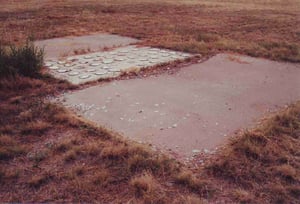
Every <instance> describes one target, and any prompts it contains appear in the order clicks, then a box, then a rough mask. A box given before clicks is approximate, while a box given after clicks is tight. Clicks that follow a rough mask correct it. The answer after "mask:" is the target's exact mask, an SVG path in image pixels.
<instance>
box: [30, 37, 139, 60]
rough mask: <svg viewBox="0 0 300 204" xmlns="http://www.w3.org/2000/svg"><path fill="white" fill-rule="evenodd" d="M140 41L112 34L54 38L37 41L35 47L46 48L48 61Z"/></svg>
mask: <svg viewBox="0 0 300 204" xmlns="http://www.w3.org/2000/svg"><path fill="white" fill-rule="evenodd" d="M137 42H138V40H137V39H134V38H129V37H123V36H118V35H111V34H94V35H87V36H80V37H64V38H53V39H48V40H41V41H36V42H35V45H36V46H38V47H41V48H43V47H44V48H45V53H46V56H45V57H46V59H52V58H58V57H63V56H70V55H74V51H76V50H77V51H79V52H80V51H81V50H90V52H91V51H99V50H101V49H103V48H112V47H116V46H126V45H129V44H134V43H137Z"/></svg>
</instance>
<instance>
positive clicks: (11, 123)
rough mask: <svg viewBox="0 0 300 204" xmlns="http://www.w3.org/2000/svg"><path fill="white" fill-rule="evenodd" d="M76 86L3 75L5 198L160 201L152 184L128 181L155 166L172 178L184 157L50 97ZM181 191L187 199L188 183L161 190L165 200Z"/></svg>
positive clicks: (0, 129) (160, 175) (159, 175)
mask: <svg viewBox="0 0 300 204" xmlns="http://www.w3.org/2000/svg"><path fill="white" fill-rule="evenodd" d="M48 80H51V83H52V85H49V84H50V83H48ZM21 87H22V88H21ZM70 88H71V89H72V86H70V85H68V84H66V83H62V82H60V81H58V80H53V79H51V78H43V80H39V79H27V78H20V77H17V78H16V80H15V81H14V82H12V83H9V81H6V80H4V81H1V82H0V93H5V94H2V95H0V97H2V98H1V103H0V114H1V115H5V118H0V134H1V137H0V145H1V146H0V150H1V151H0V152H1V160H0V165H1V171H0V178H1V179H0V182H1V185H0V192H1V193H0V195H1V196H0V197H1V202H47V201H57V202H59V201H70V202H83V201H84V202H95V201H101V202H102V201H103V202H121V203H124V202H127V201H130V200H136V201H141V202H142V201H143V200H144V201H147V202H148V201H149V202H150V203H151V202H152V203H153V201H158V200H157V199H156V198H154V197H153V196H154V194H152V191H151V193H150V191H149V192H147V193H146V194H147V195H146V194H145V195H144V197H141V198H140V197H139V198H137V197H136V194H135V192H134V191H131V190H130V189H131V184H130V182H129V181H130V180H132V179H133V178H136V177H137V176H139V175H141V174H142V172H149V174H151V175H153V176H155V180H156V179H157V181H155V185H157V186H165V182H167V180H172V179H173V177H174V176H173V174H174V173H176V172H178V171H179V168H180V167H179V166H178V164H177V163H175V162H172V161H171V160H170V159H168V158H166V157H164V156H162V155H158V154H154V153H153V152H151V151H150V150H149V149H147V148H145V147H144V146H142V145H138V144H132V143H128V142H126V141H123V140H121V139H120V138H119V137H116V136H114V134H112V133H109V132H108V131H106V130H103V129H102V128H99V127H95V126H93V125H92V124H89V123H87V122H85V121H83V120H80V119H79V118H77V117H75V116H74V115H71V114H70V113H69V112H68V111H67V110H66V109H64V108H62V107H59V106H58V105H54V104H49V103H48V102H46V101H45V97H47V96H49V95H50V96H51V95H52V96H53V95H55V94H56V93H58V92H59V91H60V90H65V89H70ZM25 150H26V151H25ZM25 153H26V154H25ZM2 169H5V171H4V170H2ZM9 172H18V174H17V176H13V175H12V174H11V173H9ZM155 192H156V190H155ZM177 193H179V194H180V195H181V196H183V197H182V198H180V199H181V200H183V199H184V198H185V195H188V194H189V191H185V190H183V189H181V187H179V186H169V187H167V188H161V191H160V194H159V195H166V196H165V198H160V199H159V201H160V202H164V203H166V201H172V200H178V199H177V197H176V196H175V195H176V194H177ZM156 195H157V194H156V193H155V196H156ZM180 199H179V200H180Z"/></svg>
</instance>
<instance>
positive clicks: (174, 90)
mask: <svg viewBox="0 0 300 204" xmlns="http://www.w3.org/2000/svg"><path fill="white" fill-rule="evenodd" d="M299 76H300V65H299V64H289V63H279V62H273V61H269V60H264V59H256V58H251V57H244V56H235V55H228V54H219V55H217V56H215V57H212V58H211V59H209V60H207V61H205V62H204V63H200V64H194V65H190V66H188V67H185V68H182V69H181V70H179V72H177V73H175V74H173V75H168V74H162V75H159V76H151V77H148V78H145V79H133V80H123V81H114V82H112V83H108V84H104V85H98V86H94V87H90V88H87V89H84V90H80V91H75V92H72V93H68V94H66V95H65V96H64V100H63V101H64V104H65V105H66V106H68V107H70V108H73V109H75V110H76V111H77V112H78V113H79V114H81V115H82V116H84V117H86V118H88V119H90V120H92V121H95V122H97V123H99V124H100V125H103V126H105V127H106V128H111V129H113V130H115V131H117V132H119V133H121V134H123V135H124V136H125V137H128V138H131V139H133V140H136V141H143V142H149V143H152V144H153V146H154V147H155V146H157V147H163V148H167V149H171V150H172V151H174V152H175V153H178V154H179V155H181V156H183V157H189V156H191V155H193V154H196V153H199V152H202V151H204V152H205V153H207V152H209V151H212V150H214V148H216V147H217V146H218V145H221V144H222V143H223V142H224V141H226V139H227V138H228V136H230V135H232V134H233V133H234V132H235V131H236V130H238V129H240V128H248V127H251V125H253V124H254V123H255V120H257V119H259V118H261V117H262V116H263V114H266V113H268V112H269V111H273V110H276V108H277V107H278V106H284V105H286V104H288V103H291V102H293V101H296V100H299V99H300V80H299Z"/></svg>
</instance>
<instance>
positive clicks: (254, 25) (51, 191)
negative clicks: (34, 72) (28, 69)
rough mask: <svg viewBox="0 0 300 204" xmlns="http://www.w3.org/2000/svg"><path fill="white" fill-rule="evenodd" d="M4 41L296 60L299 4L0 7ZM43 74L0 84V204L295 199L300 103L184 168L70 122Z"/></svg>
mask: <svg viewBox="0 0 300 204" xmlns="http://www.w3.org/2000/svg"><path fill="white" fill-rule="evenodd" d="M0 5H1V6H0V22H1V23H0V33H1V38H2V42H3V43H4V44H10V43H14V44H22V43H23V42H24V41H25V40H26V38H27V37H28V36H32V35H33V36H34V37H35V38H36V39H47V38H53V37H61V36H68V35H83V34H90V33H95V32H108V33H116V34H121V35H125V36H131V37H136V38H139V39H142V43H143V44H147V45H152V46H157V47H165V48H171V49H175V50H182V51H186V52H193V53H200V54H202V55H204V56H210V55H213V54H215V53H218V52H235V53H241V54H247V55H251V56H257V57H264V58H269V59H273V60H280V61H290V62H300V26H299V25H300V1H299V0H286V1H281V0H272V1H271V0H261V1H258V0H257V1H256V0H250V1H246V0H228V1H225V0H223V1H222V0H219V1H217V0H210V1H209V0H185V1H184V0H165V1H159V0H152V1H150V0H72V1H71V0H65V1H63V0H52V1H50V0H0ZM77 88H78V87H76V86H72V85H70V84H68V83H67V82H65V81H60V80H56V79H53V78H52V77H50V76H48V75H45V74H44V75H43V76H41V77H39V78H36V79H33V78H26V77H18V76H17V77H16V78H7V79H0V115H1V117H0V202H100V203H108V202H112V203H190V204H192V203H299V200H300V150H299V147H300V103H299V102H297V103H295V104H292V105H290V106H289V107H288V108H285V109H283V110H281V111H280V112H278V113H276V114H274V115H270V116H269V117H268V118H265V119H264V120H262V121H261V123H260V125H258V126H257V127H256V128H255V129H252V130H248V131H245V132H243V133H240V135H239V136H236V137H234V138H233V139H232V140H230V141H229V142H228V144H226V145H224V147H223V148H221V149H220V151H219V152H218V153H217V154H216V155H214V156H212V157H210V158H208V159H207V161H206V162H205V165H204V166H201V167H188V166H185V165H183V164H181V163H180V162H178V161H175V160H173V159H170V158H168V157H166V156H164V155H163V154H159V153H157V152H153V151H151V150H150V149H149V148H148V147H147V146H145V145H140V144H136V143H133V142H128V141H125V140H123V139H122V138H121V137H119V136H118V135H117V134H115V133H112V132H110V131H107V130H105V129H103V128H101V127H97V126H96V125H95V124H91V123H89V122H87V121H84V120H83V119H81V118H78V117H76V116H75V115H73V114H72V113H71V112H69V111H68V110H66V109H65V108H63V107H60V106H58V105H54V104H51V103H49V102H47V99H49V97H53V96H56V95H58V94H61V93H63V92H64V91H66V90H72V89H77Z"/></svg>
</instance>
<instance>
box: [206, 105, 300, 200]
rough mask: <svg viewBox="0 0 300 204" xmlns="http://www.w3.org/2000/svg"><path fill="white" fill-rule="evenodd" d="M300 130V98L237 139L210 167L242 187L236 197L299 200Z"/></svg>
mask: <svg viewBox="0 0 300 204" xmlns="http://www.w3.org/2000/svg"><path fill="white" fill-rule="evenodd" d="M299 133H300V103H299V102H298V103H296V104H295V105H292V106H291V107H289V108H288V109H286V110H284V111H282V112H281V113H279V114H277V115H275V116H273V117H272V118H269V119H267V120H266V121H264V122H263V124H262V125H261V126H260V127H258V128H257V129H255V130H251V131H248V132H245V133H243V134H242V135H241V136H239V137H237V138H235V139H233V140H232V142H231V143H230V144H229V145H228V146H227V147H226V148H225V149H224V150H223V151H222V153H221V154H220V156H219V157H218V159H217V160H216V161H213V162H212V164H211V165H210V166H209V167H208V171H209V172H211V173H212V174H213V175H214V176H217V177H218V178H221V179H225V180H226V181H227V182H230V183H231V184H232V185H234V186H235V187H238V188H239V189H240V190H239V191H238V192H237V194H238V195H237V196H236V197H237V198H238V199H239V200H240V201H245V200H251V199H253V198H255V202H268V203H269V202H270V203H297V202H298V201H299V195H300V188H299V186H300V171H299V169H300V168H299V167H300V160H299V145H300V140H299V139H300V134H299ZM279 192H280V193H279ZM250 198H251V199H250ZM251 202H254V201H253V200H252V201H250V203H251Z"/></svg>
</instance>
